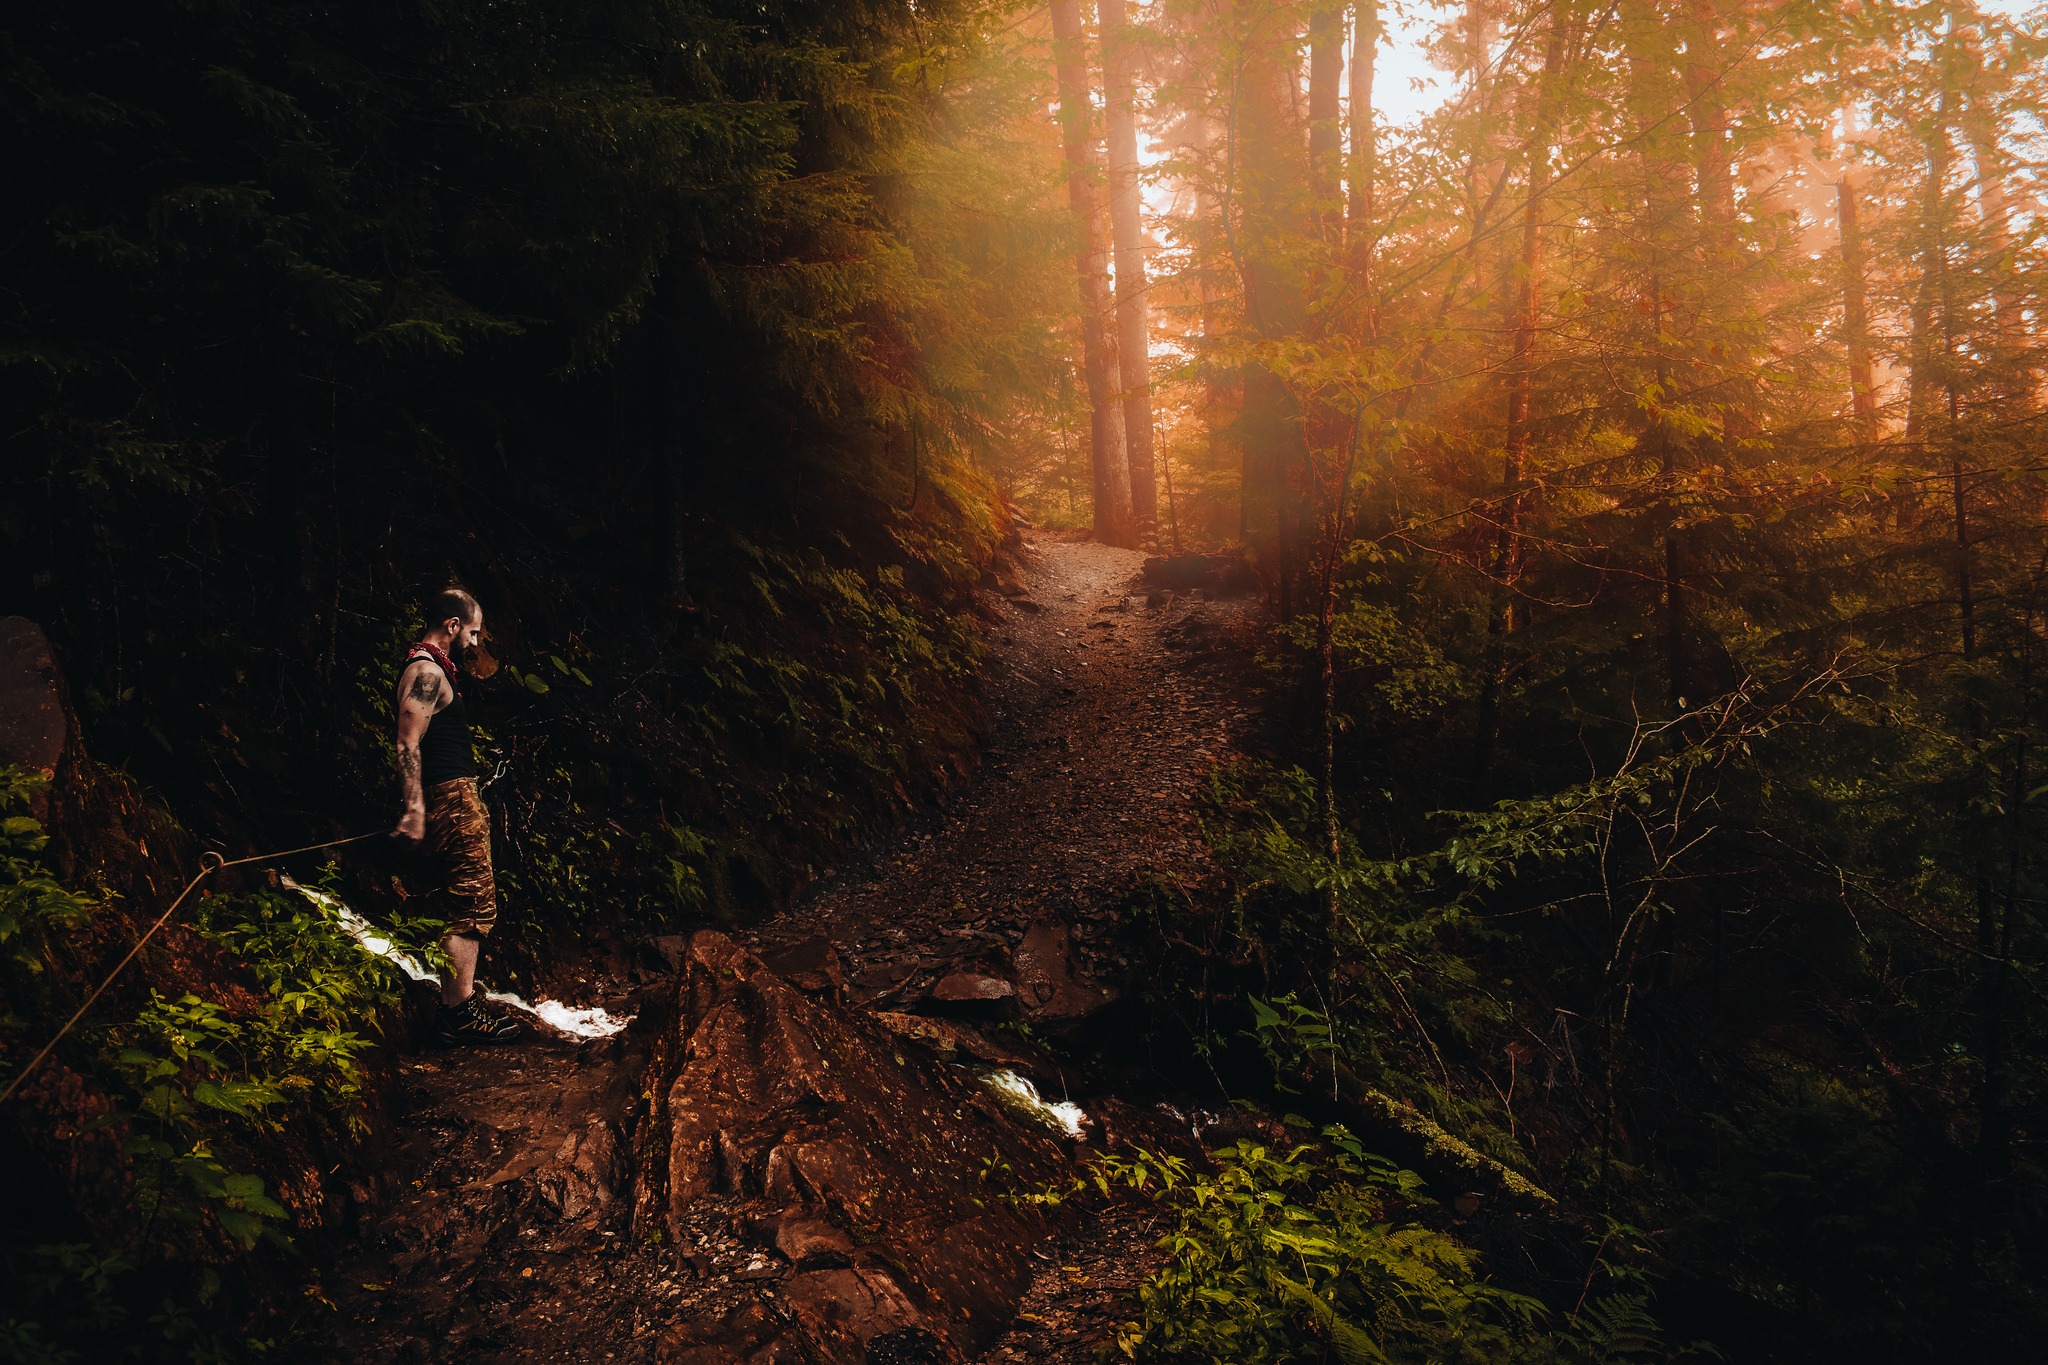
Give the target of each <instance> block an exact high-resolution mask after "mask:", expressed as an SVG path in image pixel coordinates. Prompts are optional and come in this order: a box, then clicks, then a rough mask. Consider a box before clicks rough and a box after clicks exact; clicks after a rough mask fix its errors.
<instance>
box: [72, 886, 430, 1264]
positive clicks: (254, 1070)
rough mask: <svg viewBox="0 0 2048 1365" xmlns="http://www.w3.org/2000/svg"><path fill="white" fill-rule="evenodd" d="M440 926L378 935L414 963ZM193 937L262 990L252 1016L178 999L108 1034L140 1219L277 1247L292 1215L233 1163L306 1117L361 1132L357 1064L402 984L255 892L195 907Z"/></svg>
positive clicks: (356, 950)
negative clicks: (125, 1098)
mask: <svg viewBox="0 0 2048 1365" xmlns="http://www.w3.org/2000/svg"><path fill="white" fill-rule="evenodd" d="M438 927H439V926H438V925H437V924H435V923H433V922H431V921H401V922H398V923H396V924H393V925H390V926H387V927H385V928H383V929H382V930H381V932H383V933H384V934H386V935H388V936H390V937H391V938H392V940H393V941H394V943H395V944H396V946H398V947H399V948H400V949H401V950H402V951H410V952H414V953H419V952H421V951H423V945H424V944H425V943H426V942H428V941H430V939H431V937H432V934H433V932H434V930H436V929H437V928H438ZM199 928H200V929H201V931H202V932H203V933H205V934H206V935H207V936H208V937H209V938H212V939H213V940H214V941H216V942H218V943H220V944H221V945H222V946H223V947H225V948H227V949H228V950H229V951H231V952H232V953H234V954H235V955H236V957H237V958H238V959H240V960H241V961H243V962H246V963H247V964H248V965H249V968H250V970H251V971H252V972H253V973H254V974H255V976H256V978H257V979H258V981H259V982H260V983H261V984H262V988H263V991H264V1000H263V1003H262V1006H261V1008H260V1009H259V1010H258V1011H257V1012H255V1013H254V1014H247V1013H241V1012H230V1011H229V1010H228V1009H226V1008H224V1007H223V1006H221V1005H219V1004H216V1003H214V1002H212V1001H208V1000H203V999H201V998H200V997H199V996H196V995H192V994H186V995H183V996H181V997H179V998H178V999H175V1000H172V999H167V998H165V997H164V996H163V995H161V994H159V993H157V992H154V991H152V992H151V994H150V1002H149V1004H148V1005H147V1006H146V1007H144V1008H143V1010H142V1011H141V1012H140V1013H138V1014H137V1015H136V1017H135V1018H134V1019H133V1020H132V1021H130V1022H128V1023H126V1024H122V1025H119V1026H117V1027H116V1028H114V1029H113V1030H112V1031H111V1040H112V1042H113V1043H114V1045H115V1046H116V1047H117V1048H118V1050H117V1051H116V1052H115V1054H114V1061H115V1063H116V1065H117V1066H118V1068H119V1069H120V1070H121V1072H122V1073H123V1074H124V1075H125V1077H126V1079H127V1082H128V1085H129V1087H130V1088H131V1090H132V1093H133V1094H134V1096H135V1103H136V1109H137V1113H136V1114H135V1116H134V1118H133V1119H132V1120H131V1129H132V1137H131V1140H130V1147H129V1154H130V1155H131V1156H132V1157H133V1158H135V1171H136V1184H137V1189H138V1194H139V1197H140V1198H141V1200H142V1208H143V1210H144V1215H143V1216H144V1217H145V1219H155V1218H157V1217H166V1218H170V1219H174V1220H178V1221H182V1222H186V1223H195V1222H198V1221H200V1220H201V1219H202V1218H204V1217H210V1218H211V1219H212V1221H213V1222H214V1223H215V1224H217V1225H218V1226H219V1227H220V1229H221V1231H222V1232H224V1233H226V1234H227V1236H228V1237H229V1238H230V1239H231V1240H233V1241H234V1242H236V1243H238V1244H239V1245H240V1246H241V1247H242V1248H243V1249H244V1250H247V1249H250V1248H253V1247H254V1246H255V1245H256V1243H257V1242H258V1241H259V1240H262V1239H265V1238H269V1239H272V1240H281V1233H280V1231H279V1228H278V1226H277V1225H278V1224H281V1223H283V1222H285V1220H286V1219H287V1218H288V1215H287V1213H286V1210H285V1209H284V1208H283V1207H282V1206H281V1205H280V1204H278V1203H277V1201H276V1200H275V1199H274V1198H272V1197H271V1195H270V1194H269V1193H268V1192H267V1188H266V1186H265V1183H264V1181H263V1179H262V1177H261V1176H258V1175H254V1174H249V1173H246V1172H238V1171H235V1170H233V1169H232V1168H231V1167H230V1165H228V1164H227V1163H228V1162H230V1161H234V1160H236V1159H237V1156H238V1154H239V1155H240V1159H247V1154H250V1153H252V1152H254V1151H256V1150H260V1142H258V1141H257V1139H258V1138H259V1137H260V1135H262V1134H265V1133H275V1132H277V1131H279V1130H280V1129H281V1127H282V1126H283V1125H284V1124H286V1123H287V1122H297V1123H304V1122H307V1121H309V1120H312V1119H318V1120H325V1121H331V1122H338V1123H340V1124H342V1125H345V1126H346V1127H348V1128H351V1129H356V1130H360V1127H361V1122H362V1120H361V1115H360V1110H359V1105H360V1101H361V1099H362V1054H363V1052H364V1051H365V1050H366V1049H367V1048H368V1047H369V1046H370V1041H371V1036H373V1035H374V1034H375V1033H376V1032H377V1031H378V1030H379V1029H380V1028H381V1023H382V1020H383V1019H384V1018H386V1017H388V1016H389V1015H390V1014H391V1013H392V1012H393V1011H394V1010H396V1009H397V1008H398V1007H399V1006H400V1004H401V1001H402V989H403V984H404V978H403V976H402V975H401V974H400V972H399V970H398V968H397V967H396V966H395V965H393V964H392V963H391V962H390V961H388V960H387V959H385V958H383V957H380V956H377V955H375V954H372V953H368V952H365V951H364V950H363V948H362V946H361V945H360V944H358V943H357V942H356V941H355V940H354V939H353V938H352V937H350V936H349V934H348V933H347V932H346V931H345V930H344V929H343V928H342V927H341V926H340V925H339V924H337V923H336V922H335V920H334V919H333V917H332V916H331V915H330V914H329V913H328V912H327V911H326V910H325V909H324V908H322V907H321V906H319V905H317V904H315V903H314V902H312V901H309V900H307V899H306V898H304V897H301V896H295V895H290V894H285V893H278V892H258V893H256V894H255V895H252V896H246V897H243V896H215V897H209V898H207V899H206V900H205V901H204V902H203V903H202V909H201V912H200V916H199Z"/></svg>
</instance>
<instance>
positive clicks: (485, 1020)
mask: <svg viewBox="0 0 2048 1365" xmlns="http://www.w3.org/2000/svg"><path fill="white" fill-rule="evenodd" d="M519 1034H520V1028H519V1025H517V1024H515V1023H513V1022H512V1021H511V1020H510V1019H508V1018H506V1017H505V1016H504V1015H502V1014H496V1013H493V1012H492V1011H490V1010H487V1009H485V1008H484V1005H483V1001H482V999H480V998H479V997H477V996H474V995H472V996H471V997H469V999H467V1000H465V1001H463V1002H462V1003H461V1004H459V1005H455V1006H448V1005H443V1006H442V1007H441V1034H440V1037H441V1045H442V1046H443V1047H460V1046H461V1045H463V1044H464V1043H509V1042H511V1041H512V1040H514V1039H515V1038H517V1037H519Z"/></svg>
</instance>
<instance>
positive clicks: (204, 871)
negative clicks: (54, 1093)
mask: <svg viewBox="0 0 2048 1365" xmlns="http://www.w3.org/2000/svg"><path fill="white" fill-rule="evenodd" d="M385 832H386V831H384V830H381V829H377V830H371V831H370V832H369V833H368V834H355V835H351V836H349V837H348V838H346V839H330V840H328V841H327V842H326V843H324V844H307V845H306V846H305V847H304V848H287V849H283V850H280V851H279V852H276V853H252V854H250V855H249V856H248V857H246V858H233V859H229V858H223V857H221V856H220V854H219V853H218V852H216V851H215V850H213V849H208V850H206V852H204V853H202V854H200V855H199V875H198V876H196V877H194V878H193V879H192V880H191V881H189V882H186V883H185V889H184V890H183V891H180V892H179V893H178V898H177V899H176V900H174V901H172V902H171V908H170V909H168V910H166V911H164V912H163V913H162V914H161V915H158V916H157V917H156V923H155V924H152V925H150V926H149V929H148V931H147V932H145V933H144V934H143V936H142V937H141V938H139V939H136V940H135V946H134V947H133V948H130V949H129V950H128V955H127V956H126V957H124V958H122V959H121V960H120V961H119V962H116V963H115V964H114V970H112V971H111V972H108V973H107V975H106V979H105V980H103V981H101V982H100V984H99V985H97V986H94V987H93V988H92V994H91V995H88V996H87V997H85V1003H84V1004H82V1005H80V1006H79V1007H78V1009H77V1010H76V1012H74V1013H73V1014H72V1016H71V1017H70V1018H69V1019H66V1020H65V1021H64V1027H63V1028H60V1029H58V1030H57V1036H56V1037H54V1038H52V1039H50V1041H49V1042H47V1043H44V1044H43V1050H42V1051H40V1052H38V1053H37V1054H36V1055H35V1056H33V1057H31V1058H29V1059H28V1065H27V1066H25V1067H23V1068H22V1069H21V1070H20V1071H18V1072H16V1073H15V1077H14V1079H13V1080H11V1081H9V1082H8V1083H7V1088H6V1089H5V1090H0V1104H5V1103H7V1101H8V1100H9V1099H11V1098H13V1096H14V1092H15V1091H17V1090H19V1089H21V1083H22V1082H23V1081H25V1080H27V1079H28V1078H29V1074H30V1073H31V1072H33V1071H34V1070H35V1069H36V1068H37V1067H38V1066H41V1065H42V1062H43V1059H44V1058H45V1057H47V1056H49V1055H50V1051H51V1049H53V1048H55V1047H56V1046H57V1044H59V1043H61V1042H63V1041H64V1035H65V1034H67V1033H69V1032H71V1028H72V1026H73V1025H74V1024H76V1023H77V1022H78V1021H79V1020H81V1019H83V1018H85V1012H86V1011H87V1010H89V1009H91V1008H92V1005H93V1001H95V1000H97V999H99V998H100V995H101V994H102V993H103V992H104V991H105V990H106V989H107V987H109V986H111V985H113V984H114V978H115V977H117V976H119V975H120V974H121V969H122V968H124V967H126V966H127V965H128V964H129V963H131V962H133V961H134V960H135V955H136V954H137V953H139V952H141V951H142V949H143V945H144V944H146V943H148V942H149V941H150V940H151V939H152V938H154V937H156V931H157V930H159V929H161V928H163V927H164V925H165V924H167V923H169V922H170V918H171V916H172V915H175V914H177V913H178V907H179V906H181V905H183V904H184V903H185V897H187V896H189V895H191V894H192V892H193V889H194V888H196V887H197V886H198V885H199V883H201V882H203V881H205V880H206V879H207V878H208V877H210V876H212V875H213V874H214V873H216V872H219V871H222V870H223V869H226V868H230V867H240V866H241V865H242V864H244V863H262V862H269V861H270V860H271V859H273V858H289V857H291V856H292V855H293V854H295V853H317V852H319V851H320V850H321V849H323V848H340V847H341V846H342V845H344V844H359V843H361V842H362V841H363V840H365V839H374V838H376V837H377V836H378V835H380V834H383V833H385Z"/></svg>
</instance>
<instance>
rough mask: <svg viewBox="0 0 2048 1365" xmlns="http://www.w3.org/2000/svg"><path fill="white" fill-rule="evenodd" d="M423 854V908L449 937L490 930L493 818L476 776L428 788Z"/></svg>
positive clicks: (494, 915) (493, 918)
mask: <svg viewBox="0 0 2048 1365" xmlns="http://www.w3.org/2000/svg"><path fill="white" fill-rule="evenodd" d="M426 854H427V858H428V861H429V866H430V868H431V871H430V872H429V873H428V874H427V879H428V880H429V881H430V882H431V889H430V890H429V891H428V892H427V893H426V895H425V897H424V901H425V903H424V904H423V905H422V907H421V908H422V909H424V910H426V911H427V912H428V913H429V914H431V915H433V916H434V917H435V918H437V919H444V920H446V921H447V922H448V927H447V929H446V930H445V931H444V932H446V933H447V934H448V935H449V936H450V937H454V936H455V935H457V934H474V935H476V936H477V937H479V938H481V937H482V936H483V935H485V934H488V933H490V932H491V926H492V925H494V924H496V923H497V922H498V881H497V878H496V876H495V875H494V874H493V873H492V872H491V818H490V816H489V815H487V814H486V813H485V812H484V802H483V798H482V797H481V796H479V795H477V789H476V779H475V778H473V777H458V778H456V779H455V780H454V781H453V782H436V783H435V784H434V785H433V786H431V787H429V788H427V840H426Z"/></svg>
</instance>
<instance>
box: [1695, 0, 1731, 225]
mask: <svg viewBox="0 0 2048 1365" xmlns="http://www.w3.org/2000/svg"><path fill="white" fill-rule="evenodd" d="M1688 9H1689V10H1690V13H1691V17H1692V30H1693V31H1692V33H1691V34H1690V35H1689V37H1690V41H1689V42H1688V44H1687V49H1688V50H1687V53H1686V64H1685V83H1686V87H1687V93H1688V95H1690V97H1691V103H1690V112H1691V116H1692V128H1693V162H1694V167H1695V171H1696V173H1697V174H1698V176H1699V197H1700V220H1701V223H1702V224H1703V226H1704V227H1705V228H1706V240H1707V244H1708V246H1709V247H1710V248H1713V249H1716V250H1722V249H1726V248H1727V247H1728V246H1730V245H1731V244H1732V242H1733V239H1734V231H1735V178H1734V175H1733V171H1734V163H1733V160H1732V158H1731V157H1730V155H1729V150H1728V112H1727V98H1728V97H1727V92H1726V90H1724V89H1723V88H1722V81H1723V78H1724V76H1725V71H1724V69H1723V63H1722V57H1721V15H1720V13H1719V11H1718V10H1717V8H1716V6H1715V0H1688Z"/></svg>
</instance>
